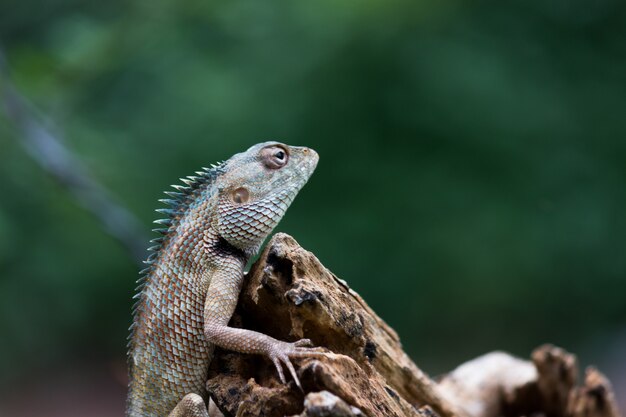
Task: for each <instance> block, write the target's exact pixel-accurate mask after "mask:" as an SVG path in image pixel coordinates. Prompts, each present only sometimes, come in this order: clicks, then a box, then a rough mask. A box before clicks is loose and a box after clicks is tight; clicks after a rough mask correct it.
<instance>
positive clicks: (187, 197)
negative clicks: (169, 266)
mask: <svg viewBox="0 0 626 417" xmlns="http://www.w3.org/2000/svg"><path fill="white" fill-rule="evenodd" d="M224 164H225V163H224V162H220V163H218V164H213V165H211V167H210V168H204V167H203V168H202V171H196V175H191V176H188V177H186V178H181V179H180V180H181V181H182V182H183V183H184V184H185V185H172V187H173V188H174V189H175V190H176V191H165V194H167V195H168V196H169V197H170V198H164V199H160V200H159V201H160V202H161V203H164V204H166V205H168V206H169V208H160V209H157V210H156V211H157V212H158V213H161V214H165V215H166V216H167V217H165V218H163V219H158V220H155V221H154V223H156V224H159V225H163V226H165V227H164V228H156V229H152V231H153V232H157V233H159V234H161V236H159V237H156V238H154V239H152V240H150V243H154V244H155V245H154V246H151V247H149V248H148V251H150V252H152V253H151V254H150V255H149V256H148V258H147V259H146V260H145V261H143V262H144V264H146V265H147V267H146V268H144V269H142V270H141V271H140V272H139V279H138V280H137V287H136V288H135V292H136V293H135V296H134V297H133V299H134V300H135V302H134V304H133V307H132V312H133V323H132V324H131V326H130V327H129V328H128V330H129V331H130V334H129V336H128V345H127V346H128V349H129V354H130V350H131V349H132V343H133V335H134V333H135V320H136V317H137V314H138V310H139V308H140V306H141V300H142V294H143V289H144V287H145V285H146V280H147V277H148V275H149V274H150V272H152V269H153V266H154V263H155V261H156V260H157V258H158V257H159V253H160V251H161V249H162V248H163V243H164V242H165V241H166V239H167V237H168V235H169V233H170V232H172V231H173V230H174V229H175V228H176V225H177V224H178V221H179V220H180V218H181V217H182V216H183V214H184V213H185V211H186V210H187V208H189V206H190V204H191V203H192V202H193V201H194V200H195V199H196V197H197V196H198V194H200V193H201V192H202V191H203V190H205V189H206V188H207V187H210V186H211V184H212V183H213V182H214V181H215V179H216V178H217V177H219V176H220V175H221V174H223V173H224ZM131 362H132V361H131Z"/></svg>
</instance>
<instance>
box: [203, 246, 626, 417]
mask: <svg viewBox="0 0 626 417" xmlns="http://www.w3.org/2000/svg"><path fill="white" fill-rule="evenodd" d="M231 325H233V326H236V327H244V328H247V329H252V330H256V331H260V332H262V333H265V334H268V335H271V336H273V337H275V338H277V339H280V340H292V341H295V340H298V339H301V338H308V339H311V340H312V342H313V344H314V345H316V346H321V347H323V348H325V349H327V350H326V352H327V354H326V356H325V357H321V358H306V359H294V363H295V364H296V368H297V372H298V376H299V378H300V380H301V382H302V387H303V390H302V391H300V390H299V389H298V388H297V387H296V386H295V384H294V383H293V382H290V383H289V384H287V385H283V384H281V383H280V381H279V380H278V376H277V373H276V370H275V369H274V366H273V364H272V363H270V362H269V361H268V360H266V359H265V358H263V357H260V356H253V355H241V354H238V353H233V352H226V351H223V350H221V349H217V350H216V354H215V358H214V360H213V362H212V364H211V373H210V375H209V381H208V383H207V387H208V389H209V392H210V393H211V396H212V398H213V400H214V401H215V402H216V403H217V404H218V405H219V407H220V409H221V410H222V411H223V412H224V413H225V415H226V416H239V417H252V416H267V417H273V416H277V417H278V416H280V417H282V416H295V417H318V416H319V417H323V416H339V417H343V416H346V417H350V416H370V417H378V416H380V417H400V416H411V417H431V416H436V415H439V416H440V417H498V416H505V417H513V416H528V415H537V416H544V417H618V416H619V414H618V411H617V407H616V406H615V399H614V397H613V393H612V390H611V387H610V384H609V382H608V381H607V380H606V378H604V377H603V376H602V375H601V374H599V373H598V372H597V371H596V370H595V369H590V370H588V372H587V377H586V380H585V385H584V386H583V387H576V377H577V365H576V358H575V357H574V356H573V355H571V354H569V353H567V352H565V351H563V350H562V349H559V348H555V347H553V346H543V347H541V348H539V349H537V350H536V351H535V352H534V353H533V355H532V358H533V361H532V362H530V361H525V360H521V359H517V358H513V357H512V356H510V355H508V354H506V353H502V352H495V353H491V354H488V355H485V356H482V357H480V358H477V359H475V360H473V361H470V362H467V363H466V364H463V365H461V366H459V367H458V368H457V369H455V370H454V371H452V372H451V373H450V374H449V375H447V376H446V377H444V378H443V379H442V381H441V382H440V383H437V382H435V381H433V380H432V379H431V378H429V377H428V375H426V374H425V373H424V372H422V371H421V370H420V369H419V368H418V367H417V366H416V365H415V364H414V363H413V362H412V361H411V359H410V358H409V357H408V356H407V355H406V353H405V352H404V351H403V350H402V345H401V343H400V339H399V337H398V335H397V334H396V333H395V332H394V331H393V329H391V328H390V327H389V326H388V325H387V324H386V323H385V322H384V321H383V320H382V319H381V318H380V317H378V316H377V315H376V314H375V313H374V311H372V309H371V308H370V307H369V306H368V305H367V303H365V301H364V300H363V299H362V298H361V297H360V296H359V295H358V294H357V293H356V292H354V291H353V290H351V289H350V288H349V286H348V285H347V284H346V283H345V282H344V281H342V280H340V279H338V278H337V277H336V276H335V275H333V274H332V273H331V272H330V271H329V270H327V269H326V268H325V267H324V266H323V265H322V264H321V263H320V262H319V260H318V259H317V258H316V257H315V256H314V255H313V254H312V253H310V252H308V251H306V250H304V249H302V248H301V247H300V246H299V245H298V244H297V242H296V241H295V240H294V239H293V238H291V237H290V236H288V235H285V234H277V235H275V236H274V237H273V238H272V239H271V241H270V242H269V243H268V245H267V246H266V248H265V250H264V251H263V253H262V254H261V255H260V257H259V259H258V261H257V262H256V263H255V264H254V265H253V267H252V269H251V270H250V272H249V273H248V276H247V279H246V283H245V284H244V288H243V289H242V293H241V296H240V300H239V305H238V307H237V311H236V312H235V315H234V317H233V320H232V321H231Z"/></svg>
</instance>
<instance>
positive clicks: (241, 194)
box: [230, 187, 250, 204]
mask: <svg viewBox="0 0 626 417" xmlns="http://www.w3.org/2000/svg"><path fill="white" fill-rule="evenodd" d="M230 198H231V199H232V200H233V203H236V204H244V203H247V202H248V200H250V192H249V191H248V189H247V188H244V187H239V188H236V189H234V190H233V191H231V193H230Z"/></svg>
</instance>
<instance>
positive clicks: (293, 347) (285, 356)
mask: <svg viewBox="0 0 626 417" xmlns="http://www.w3.org/2000/svg"><path fill="white" fill-rule="evenodd" d="M311 345H312V343H311V341H310V340H309V339H300V340H298V341H297V342H293V343H288V342H281V341H277V343H276V344H275V345H274V346H272V348H271V350H270V353H269V355H268V356H269V357H270V359H271V360H272V363H274V366H275V367H276V371H278V377H279V378H280V381H281V382H282V383H283V384H286V383H287V382H286V380H285V374H284V373H283V369H282V365H284V366H286V367H287V369H288V370H289V373H290V374H291V377H292V378H293V380H294V382H295V383H296V385H297V386H298V388H300V390H302V385H301V384H300V380H299V379H298V375H297V373H296V369H295V368H294V366H293V364H292V363H291V358H306V357H321V356H325V353H324V351H323V349H322V348H320V347H310V346H311Z"/></svg>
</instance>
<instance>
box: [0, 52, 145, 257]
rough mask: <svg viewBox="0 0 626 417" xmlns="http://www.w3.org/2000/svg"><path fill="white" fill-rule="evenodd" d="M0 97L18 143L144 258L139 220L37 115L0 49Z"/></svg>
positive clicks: (131, 250)
mask: <svg viewBox="0 0 626 417" xmlns="http://www.w3.org/2000/svg"><path fill="white" fill-rule="evenodd" d="M0 81H1V82H2V84H3V85H2V86H1V87H2V88H1V90H0V99H1V100H2V104H3V107H4V110H5V113H6V116H7V118H8V120H9V121H11V122H12V123H13V124H14V125H15V127H16V128H17V130H18V131H19V133H20V134H21V135H19V138H18V140H19V143H20V145H22V147H23V148H24V149H25V150H26V152H27V153H28V154H29V155H30V156H31V157H32V158H33V159H34V160H35V161H36V162H37V163H38V164H39V166H41V168H43V169H44V170H45V171H46V172H47V173H49V174H50V175H51V176H52V177H53V178H54V179H55V180H56V181H57V182H58V183H59V184H60V185H61V186H62V187H63V188H65V189H66V190H67V191H68V192H69V193H70V194H71V195H72V196H73V197H74V199H76V201H77V202H78V203H79V204H80V205H81V206H82V207H83V208H85V209H86V210H87V211H89V212H90V213H91V214H93V215H94V216H95V217H96V219H98V221H99V222H100V224H101V226H102V228H103V229H104V230H105V231H106V232H107V233H108V234H110V235H111V236H113V237H114V238H116V239H117V240H118V241H119V242H120V243H122V245H123V246H124V247H125V248H126V249H127V251H128V252H129V254H130V256H131V257H132V258H133V259H134V260H135V261H136V262H137V263H140V262H141V260H142V259H143V258H144V257H145V254H146V250H145V244H146V242H147V237H146V236H145V232H144V228H143V227H142V226H141V223H140V222H139V220H138V219H137V218H136V217H135V216H134V215H133V214H132V213H131V212H130V211H129V210H128V209H126V208H125V207H124V206H122V205H121V204H120V203H118V202H117V201H115V199H114V198H113V196H112V195H111V193H110V192H109V190H107V189H106V188H105V187H104V186H102V184H100V183H99V182H98V181H97V180H96V179H94V177H93V176H92V175H91V173H90V172H89V170H88V168H87V167H86V166H85V165H84V164H83V163H82V162H81V161H80V158H79V157H78V156H76V154H75V153H73V152H72V151H71V150H70V149H68V148H67V147H66V146H65V145H64V144H63V141H62V139H61V138H60V137H58V136H55V135H54V134H52V133H51V132H50V130H49V129H47V128H46V127H45V125H44V123H43V122H42V117H41V115H40V114H39V113H38V112H37V111H36V110H35V109H34V108H33V107H32V105H30V103H28V101H27V100H26V99H25V98H24V97H23V96H22V95H21V94H20V92H19V91H18V90H17V88H16V87H15V85H14V84H13V82H12V80H11V77H10V74H9V69H8V65H7V62H6V59H5V55H4V53H3V51H2V50H1V49H0Z"/></svg>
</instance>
